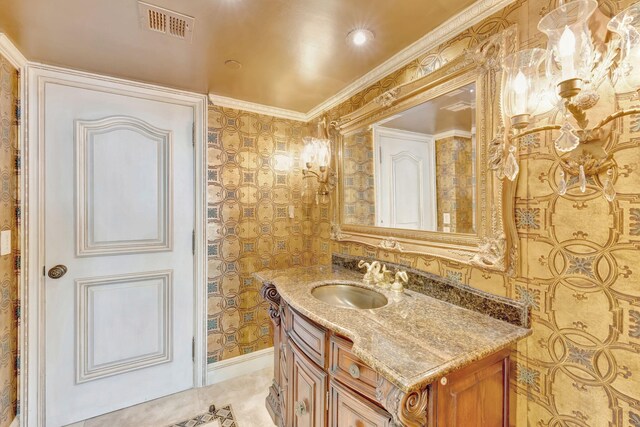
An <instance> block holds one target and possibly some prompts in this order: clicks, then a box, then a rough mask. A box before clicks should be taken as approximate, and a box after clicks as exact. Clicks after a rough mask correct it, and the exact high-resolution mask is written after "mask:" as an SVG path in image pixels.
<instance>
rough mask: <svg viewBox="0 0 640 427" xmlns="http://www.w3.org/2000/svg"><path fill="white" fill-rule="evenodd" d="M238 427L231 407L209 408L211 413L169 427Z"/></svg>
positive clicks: (213, 406)
mask: <svg viewBox="0 0 640 427" xmlns="http://www.w3.org/2000/svg"><path fill="white" fill-rule="evenodd" d="M196 426H198V427H218V426H219V427H238V422H237V421H236V417H235V416H234V415H233V410H232V409H231V405H224V406H220V407H216V405H211V406H209V412H207V413H205V414H200V415H196V416H195V417H193V418H189V419H188V420H184V421H180V422H179V423H175V424H171V425H170V426H169V427H196Z"/></svg>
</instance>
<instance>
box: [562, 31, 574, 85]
mask: <svg viewBox="0 0 640 427" xmlns="http://www.w3.org/2000/svg"><path fill="white" fill-rule="evenodd" d="M575 52H576V35H575V34H573V31H571V29H570V28H569V27H565V29H564V31H563V32H562V35H561V36H560V41H559V42H558V56H560V65H561V66H562V80H569V79H572V78H574V77H575V74H576V71H575V68H574V66H573V54H574V53H575Z"/></svg>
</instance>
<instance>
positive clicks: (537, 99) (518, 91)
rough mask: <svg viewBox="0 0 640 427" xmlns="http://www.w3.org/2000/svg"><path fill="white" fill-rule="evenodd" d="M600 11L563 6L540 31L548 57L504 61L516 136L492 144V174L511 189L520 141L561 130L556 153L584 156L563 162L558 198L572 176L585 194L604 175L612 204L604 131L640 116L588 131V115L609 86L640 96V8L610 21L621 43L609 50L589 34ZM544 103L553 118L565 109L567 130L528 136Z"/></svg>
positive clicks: (506, 99) (535, 53)
mask: <svg viewBox="0 0 640 427" xmlns="http://www.w3.org/2000/svg"><path fill="white" fill-rule="evenodd" d="M597 7H598V3H597V2H596V1H595V0H574V1H571V2H568V3H565V4H563V5H561V6H560V7H558V8H557V9H554V10H552V11H551V12H549V13H548V14H547V15H545V16H544V17H543V18H542V19H541V20H540V22H539V23H538V30H540V31H541V32H543V33H545V34H546V35H547V38H548V42H547V50H546V51H545V50H543V49H528V50H523V51H520V52H517V53H514V54H512V55H509V56H507V57H505V58H504V60H503V64H502V65H503V71H504V78H503V91H502V106H503V113H504V114H505V115H506V116H508V118H509V124H510V129H509V131H508V132H503V133H501V134H500V135H498V139H497V140H495V141H494V144H493V150H494V152H493V155H492V159H491V167H492V168H493V169H497V170H498V171H499V176H500V178H502V177H503V176H504V177H506V178H508V179H510V180H511V181H513V180H515V179H516V177H517V176H518V171H519V166H518V161H517V159H516V157H515V152H516V143H517V140H518V139H520V138H523V137H525V136H527V135H530V134H533V133H536V132H543V131H549V130H559V131H560V135H559V136H558V137H557V138H556V139H555V140H554V145H555V148H556V150H557V151H558V152H560V153H569V152H571V151H573V150H575V149H576V148H578V147H581V149H580V150H577V151H576V153H574V154H572V155H571V156H565V157H563V158H562V159H561V162H560V166H561V170H560V182H559V183H558V193H559V194H560V195H563V194H565V193H566V191H567V181H566V180H565V176H566V175H567V174H568V175H569V176H575V177H577V178H578V183H579V187H580V190H581V191H582V192H585V190H586V185H587V177H588V176H595V175H598V174H599V173H601V172H603V171H605V170H606V171H607V173H606V177H605V179H604V181H603V184H602V193H603V196H604V197H605V198H606V199H607V200H608V201H613V200H614V198H615V195H616V193H615V189H614V188H613V170H612V168H613V167H614V163H613V161H612V157H611V154H609V153H607V152H606V151H605V150H604V148H603V147H602V143H603V142H604V141H606V140H607V138H608V137H609V135H608V132H606V129H605V126H607V125H608V124H609V123H610V122H611V121H613V120H615V119H617V118H619V117H623V116H628V115H631V114H640V108H630V109H627V110H619V111H615V112H613V113H612V114H610V115H608V116H607V117H604V118H602V119H601V120H600V121H599V122H597V123H596V124H595V126H592V125H590V123H589V120H588V119H587V110H589V109H591V108H593V107H594V106H595V105H596V104H597V103H598V101H599V100H600V95H599V94H598V88H599V87H600V85H601V84H602V83H603V82H604V81H606V80H609V82H610V83H611V87H613V88H616V86H617V88H616V89H618V88H620V87H621V86H624V87H623V88H622V89H624V90H623V92H630V91H639V92H638V93H639V95H640V3H636V4H634V5H632V6H630V7H629V8H627V9H625V10H624V11H622V12H620V13H619V14H618V15H616V16H615V17H613V18H612V19H611V20H610V22H609V24H608V25H607V29H608V30H609V31H610V32H612V33H613V35H615V36H616V37H612V38H611V39H610V40H609V41H608V42H607V43H606V44H604V45H603V46H594V43H593V41H592V40H593V38H592V35H591V32H590V30H589V26H588V23H589V18H590V17H591V15H592V14H593V12H594V11H595V10H596V8H597ZM543 65H544V67H543ZM616 92H619V91H618V90H616ZM543 100H546V101H547V104H549V105H548V107H549V108H547V111H549V110H550V109H551V108H552V107H553V106H558V107H559V108H560V109H561V111H562V113H563V114H562V116H563V119H562V122H561V123H553V124H549V125H544V126H538V127H534V128H529V124H530V118H531V117H532V116H533V115H534V112H535V111H536V109H538V106H539V105H540V104H541V101H543ZM549 101H551V102H549ZM589 143H600V144H599V145H598V144H589ZM586 144H589V146H588V148H587V146H586Z"/></svg>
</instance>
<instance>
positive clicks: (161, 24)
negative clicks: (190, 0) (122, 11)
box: [138, 1, 195, 42]
mask: <svg viewBox="0 0 640 427" xmlns="http://www.w3.org/2000/svg"><path fill="white" fill-rule="evenodd" d="M138 12H139V13H140V23H141V25H142V27H143V28H144V29H146V30H148V31H155V32H158V33H164V34H166V35H168V36H172V37H177V38H179V39H183V40H186V41H189V42H191V39H192V38H193V26H194V24H195V19H194V18H192V17H191V16H187V15H183V14H181V13H178V12H174V11H172V10H168V9H163V8H161V7H158V6H154V5H152V4H148V3H144V2H141V1H139V2H138Z"/></svg>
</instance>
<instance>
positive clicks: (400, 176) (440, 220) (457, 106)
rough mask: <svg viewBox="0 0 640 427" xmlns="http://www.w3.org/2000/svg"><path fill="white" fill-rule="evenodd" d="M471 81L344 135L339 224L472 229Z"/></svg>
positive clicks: (454, 230)
mask: <svg viewBox="0 0 640 427" xmlns="http://www.w3.org/2000/svg"><path fill="white" fill-rule="evenodd" d="M475 132H476V84H475V82H472V83H469V84H466V85H463V86H461V87H457V88H455V89H453V90H451V91H449V92H447V93H445V94H443V95H440V96H438V97H435V98H433V99H430V100H428V101H426V102H423V103H422V104H419V105H416V106H414V107H411V108H409V109H407V110H405V111H401V112H399V113H397V114H394V115H392V116H390V117H387V118H385V119H383V120H380V121H378V122H376V123H374V124H373V125H371V126H370V127H367V128H366V129H365V130H363V131H361V132H357V133H355V134H353V135H350V136H348V137H345V138H344V142H343V144H344V152H343V163H344V170H343V174H342V179H343V188H344V199H343V201H342V203H343V204H344V218H343V221H344V223H345V224H353V225H364V226H378V227H391V228H400V229H408V230H426V231H440V232H444V233H464V234H473V233H474V231H475V226H476V215H475V213H476V211H475V181H476V178H475V177H476V173H475V171H476V164H475V163H476V162H475V159H476V135H475Z"/></svg>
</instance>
